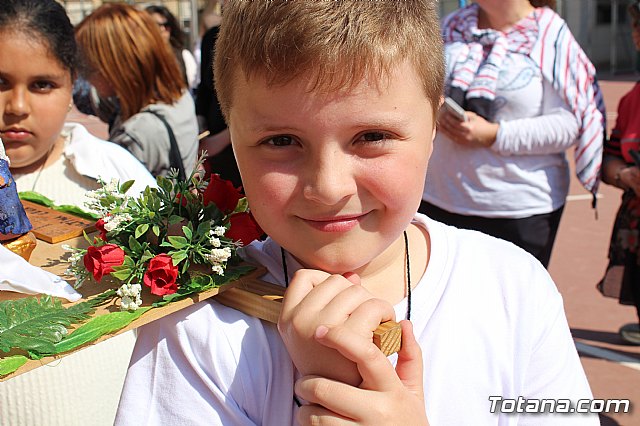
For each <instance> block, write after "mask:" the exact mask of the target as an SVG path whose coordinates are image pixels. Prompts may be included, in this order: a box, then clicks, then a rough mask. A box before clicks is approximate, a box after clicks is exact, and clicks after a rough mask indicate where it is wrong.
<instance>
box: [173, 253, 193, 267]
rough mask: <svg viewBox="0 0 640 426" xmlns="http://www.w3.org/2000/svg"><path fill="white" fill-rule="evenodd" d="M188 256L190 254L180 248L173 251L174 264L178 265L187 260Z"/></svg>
mask: <svg viewBox="0 0 640 426" xmlns="http://www.w3.org/2000/svg"><path fill="white" fill-rule="evenodd" d="M187 257H189V255H188V254H187V253H186V252H185V251H183V250H179V251H175V252H173V253H171V259H173V264H174V265H176V266H177V265H178V264H179V263H180V262H182V261H183V260H185V259H186V258H187Z"/></svg>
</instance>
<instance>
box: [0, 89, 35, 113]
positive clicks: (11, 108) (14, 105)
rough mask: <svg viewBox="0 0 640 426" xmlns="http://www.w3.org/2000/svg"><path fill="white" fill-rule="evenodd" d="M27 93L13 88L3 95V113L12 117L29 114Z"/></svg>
mask: <svg viewBox="0 0 640 426" xmlns="http://www.w3.org/2000/svg"><path fill="white" fill-rule="evenodd" d="M28 96H29V95H28V93H26V91H25V90H22V89H20V88H14V89H13V90H10V91H9V92H6V93H5V94H4V95H3V98H4V102H5V106H4V112H5V113H6V114H12V115H24V114H27V113H28V112H29V99H28Z"/></svg>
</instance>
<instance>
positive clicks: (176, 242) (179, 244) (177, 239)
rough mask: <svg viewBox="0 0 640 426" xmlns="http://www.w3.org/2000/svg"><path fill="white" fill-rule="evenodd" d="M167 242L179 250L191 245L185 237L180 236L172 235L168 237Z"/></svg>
mask: <svg viewBox="0 0 640 426" xmlns="http://www.w3.org/2000/svg"><path fill="white" fill-rule="evenodd" d="M167 240H169V243H170V244H171V247H173V248H175V249H177V250H180V249H182V248H185V247H187V246H188V245H189V241H187V239H186V238H185V237H181V236H179V235H170V236H168V237H167Z"/></svg>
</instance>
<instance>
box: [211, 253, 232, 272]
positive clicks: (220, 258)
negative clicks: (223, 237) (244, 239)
mask: <svg viewBox="0 0 640 426" xmlns="http://www.w3.org/2000/svg"><path fill="white" fill-rule="evenodd" d="M230 257H231V248H230V247H224V248H214V249H212V250H211V253H210V254H209V256H208V257H207V258H208V260H209V263H211V271H212V272H215V273H216V274H218V275H223V274H224V267H225V265H226V262H227V260H229V258H230Z"/></svg>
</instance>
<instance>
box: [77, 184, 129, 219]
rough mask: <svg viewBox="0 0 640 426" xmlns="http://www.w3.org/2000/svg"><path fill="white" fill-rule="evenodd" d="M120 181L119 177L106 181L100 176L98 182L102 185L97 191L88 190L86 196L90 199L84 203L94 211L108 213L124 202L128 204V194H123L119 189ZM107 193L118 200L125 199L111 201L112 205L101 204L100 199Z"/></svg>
mask: <svg viewBox="0 0 640 426" xmlns="http://www.w3.org/2000/svg"><path fill="white" fill-rule="evenodd" d="M118 182H119V181H118V179H115V178H113V179H111V181H109V183H106V182H105V181H104V180H102V179H101V178H98V184H100V185H102V186H101V187H100V188H98V189H96V190H95V191H87V192H86V193H85V196H86V197H87V198H88V200H87V201H86V202H85V203H84V205H85V206H86V207H87V208H88V209H90V210H92V211H95V212H102V213H103V214H106V213H107V212H109V211H111V210H113V209H114V208H116V207H117V205H123V204H124V205H126V203H127V198H128V196H126V195H125V194H121V193H120V192H119V191H118ZM105 195H111V196H113V197H114V198H116V199H117V200H124V201H118V202H117V203H111V205H110V206H103V205H102V204H100V200H101V199H102V198H103V197H104V196H105ZM116 204H117V205H116Z"/></svg>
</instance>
